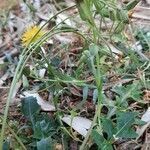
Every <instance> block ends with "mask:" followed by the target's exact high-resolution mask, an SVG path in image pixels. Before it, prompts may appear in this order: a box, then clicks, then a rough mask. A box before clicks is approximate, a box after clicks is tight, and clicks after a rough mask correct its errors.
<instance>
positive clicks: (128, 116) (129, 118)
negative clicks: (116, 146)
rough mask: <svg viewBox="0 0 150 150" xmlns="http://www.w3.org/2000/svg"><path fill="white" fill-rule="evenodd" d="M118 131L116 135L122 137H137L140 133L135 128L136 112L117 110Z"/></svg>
mask: <svg viewBox="0 0 150 150" xmlns="http://www.w3.org/2000/svg"><path fill="white" fill-rule="evenodd" d="M116 114H117V133H116V135H115V136H116V137H122V138H136V137H137V136H138V135H137V133H136V132H135V131H134V130H133V125H134V124H135V118H136V116H137V114H136V113H134V112H117V113H116Z"/></svg>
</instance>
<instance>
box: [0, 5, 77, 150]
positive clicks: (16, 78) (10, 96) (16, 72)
mask: <svg viewBox="0 0 150 150" xmlns="http://www.w3.org/2000/svg"><path fill="white" fill-rule="evenodd" d="M73 7H75V5H73V6H71V7H68V8H65V9H63V10H61V11H59V12H58V13H57V14H56V15H54V16H53V17H51V18H50V19H49V20H48V21H47V22H46V23H45V24H44V25H43V26H42V27H41V28H40V30H42V28H43V27H44V26H45V25H46V24H47V23H48V22H49V21H50V20H52V19H53V18H55V17H56V16H57V15H59V14H60V13H62V12H63V11H66V10H68V9H70V8H73ZM40 30H39V31H38V32H37V33H36V34H35V36H36V35H37V34H38V33H39V32H40ZM35 36H34V37H35ZM34 37H33V38H32V39H31V41H30V43H31V42H32V40H33V39H34ZM30 43H29V44H28V46H29V45H30ZM28 46H26V48H24V50H23V52H22V54H21V57H20V61H19V63H18V65H17V68H16V70H15V74H14V77H13V81H12V83H11V87H10V90H9V94H8V98H7V102H6V107H5V112H4V117H3V122H2V130H1V136H0V150H2V149H3V139H4V132H5V125H6V120H7V116H8V110H9V105H10V102H11V99H12V95H13V92H14V87H15V85H16V83H17V80H18V78H19V76H20V75H21V73H22V72H21V71H22V69H21V71H20V68H21V66H22V62H23V60H24V57H25V56H24V53H25V52H26V50H27V48H28ZM27 58H29V57H27ZM26 60H27V59H26ZM18 74H19V75H18Z"/></svg>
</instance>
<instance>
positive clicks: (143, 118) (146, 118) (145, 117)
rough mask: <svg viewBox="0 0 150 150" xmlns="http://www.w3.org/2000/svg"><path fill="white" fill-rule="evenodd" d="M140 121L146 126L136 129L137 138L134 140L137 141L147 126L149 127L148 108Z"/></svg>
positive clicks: (149, 115) (149, 110) (149, 116)
mask: <svg viewBox="0 0 150 150" xmlns="http://www.w3.org/2000/svg"><path fill="white" fill-rule="evenodd" d="M141 120H142V121H145V122H146V124H145V125H143V126H142V127H139V128H138V129H137V131H136V132H137V134H138V135H139V136H138V137H137V139H136V140H138V139H139V138H140V137H141V136H142V135H143V133H144V132H145V130H146V129H147V128H148V127H149V125H150V107H149V108H148V109H147V111H146V112H145V113H144V114H143V116H142V118H141Z"/></svg>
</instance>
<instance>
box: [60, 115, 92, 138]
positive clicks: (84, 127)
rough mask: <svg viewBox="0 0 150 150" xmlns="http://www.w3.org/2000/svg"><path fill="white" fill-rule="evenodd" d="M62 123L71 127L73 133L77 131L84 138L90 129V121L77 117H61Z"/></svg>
mask: <svg viewBox="0 0 150 150" xmlns="http://www.w3.org/2000/svg"><path fill="white" fill-rule="evenodd" d="M62 121H64V122H65V123H66V124H68V125H69V126H71V127H72V128H73V129H74V130H75V131H77V132H78V133H80V134H81V135H83V136H84V137H85V136H86V134H87V132H88V129H89V128H90V127H91V124H92V121H91V120H89V119H87V118H83V117H79V116H76V117H73V118H72V116H70V115H66V116H65V117H63V118H62Z"/></svg>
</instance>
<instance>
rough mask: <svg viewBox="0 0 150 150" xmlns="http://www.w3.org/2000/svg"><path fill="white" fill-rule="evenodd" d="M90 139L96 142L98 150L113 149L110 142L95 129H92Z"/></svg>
mask: <svg viewBox="0 0 150 150" xmlns="http://www.w3.org/2000/svg"><path fill="white" fill-rule="evenodd" d="M92 139H93V140H94V142H95V143H96V144H97V146H98V148H99V150H113V147H112V145H111V143H109V141H107V140H106V139H105V138H104V137H103V136H102V135H100V134H99V133H98V132H97V131H96V130H93V131H92Z"/></svg>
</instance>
